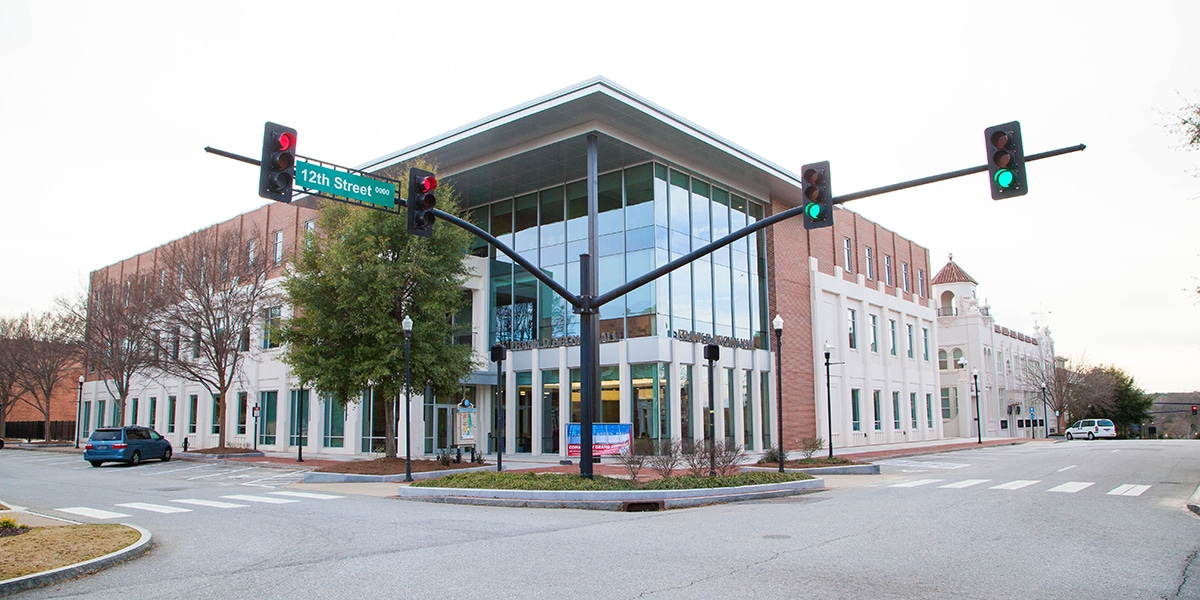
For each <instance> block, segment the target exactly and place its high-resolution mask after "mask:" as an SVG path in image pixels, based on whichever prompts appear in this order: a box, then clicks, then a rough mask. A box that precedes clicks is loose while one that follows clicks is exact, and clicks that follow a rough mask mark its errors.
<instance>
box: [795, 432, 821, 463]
mask: <svg viewBox="0 0 1200 600" xmlns="http://www.w3.org/2000/svg"><path fill="white" fill-rule="evenodd" d="M824 449H825V440H823V439H821V438H817V437H806V438H804V439H802V440H800V452H802V453H804V458H806V459H808V458H812V457H813V455H814V454H816V453H818V452H820V451H822V450H824Z"/></svg>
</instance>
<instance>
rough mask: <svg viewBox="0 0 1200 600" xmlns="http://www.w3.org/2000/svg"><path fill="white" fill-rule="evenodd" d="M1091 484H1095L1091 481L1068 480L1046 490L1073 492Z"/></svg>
mask: <svg viewBox="0 0 1200 600" xmlns="http://www.w3.org/2000/svg"><path fill="white" fill-rule="evenodd" d="M1093 485H1095V484H1094V483H1093V482H1091V481H1068V482H1066V483H1064V484H1062V485H1057V486H1054V487H1052V488H1050V489H1048V490H1046V491H1048V492H1062V493H1064V494H1074V493H1075V492H1078V491H1080V490H1085V489H1087V488H1089V487H1092V486H1093Z"/></svg>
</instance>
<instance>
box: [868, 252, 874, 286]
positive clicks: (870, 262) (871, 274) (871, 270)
mask: <svg viewBox="0 0 1200 600" xmlns="http://www.w3.org/2000/svg"><path fill="white" fill-rule="evenodd" d="M867 279H872V280H873V279H875V253H874V252H873V251H872V250H871V247H870V246H867Z"/></svg>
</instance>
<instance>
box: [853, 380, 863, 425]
mask: <svg viewBox="0 0 1200 600" xmlns="http://www.w3.org/2000/svg"><path fill="white" fill-rule="evenodd" d="M850 414H851V415H852V418H853V419H854V420H853V421H852V426H853V428H854V431H862V408H860V406H859V390H850Z"/></svg>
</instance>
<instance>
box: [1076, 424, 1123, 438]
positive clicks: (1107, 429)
mask: <svg viewBox="0 0 1200 600" xmlns="http://www.w3.org/2000/svg"><path fill="white" fill-rule="evenodd" d="M1076 437H1086V438H1087V439H1089V440H1094V439H1096V438H1098V437H1106V438H1115V437H1117V428H1116V427H1115V426H1113V422H1112V421H1109V420H1108V419H1084V420H1082V421H1075V424H1074V425H1072V426H1070V427H1068V428H1067V439H1068V440H1073V439H1075V438H1076Z"/></svg>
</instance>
